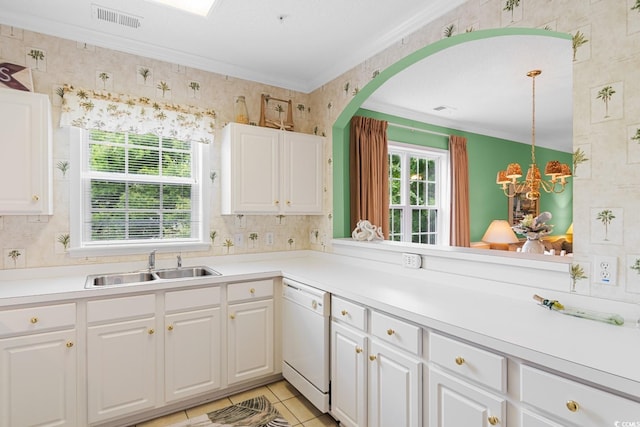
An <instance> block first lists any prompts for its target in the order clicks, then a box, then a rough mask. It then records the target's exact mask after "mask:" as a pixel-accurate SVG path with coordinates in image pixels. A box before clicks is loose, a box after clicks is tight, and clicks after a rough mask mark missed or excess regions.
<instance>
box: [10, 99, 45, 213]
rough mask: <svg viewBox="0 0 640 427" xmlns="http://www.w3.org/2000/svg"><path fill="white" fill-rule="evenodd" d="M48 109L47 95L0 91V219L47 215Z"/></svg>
mask: <svg viewBox="0 0 640 427" xmlns="http://www.w3.org/2000/svg"><path fill="white" fill-rule="evenodd" d="M51 163H52V160H51V105H50V103H49V97H48V96H47V95H43V94H39V93H32V92H25V91H20V90H0V182H3V183H4V184H3V185H2V186H0V215H51V214H53V203H52V191H51V189H52V185H51V184H52V179H51V178H52V177H51V174H52V165H51Z"/></svg>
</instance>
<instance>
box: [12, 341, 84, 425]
mask: <svg viewBox="0 0 640 427" xmlns="http://www.w3.org/2000/svg"><path fill="white" fill-rule="evenodd" d="M75 340H76V331H75V330H69V331H60V332H50V333H44V334H37V335H30V336H24V337H17V338H7V339H3V340H0V378H2V380H1V381H0V426H2V427H14V426H54V425H55V426H75V425H77V422H76V386H77V384H76V346H75Z"/></svg>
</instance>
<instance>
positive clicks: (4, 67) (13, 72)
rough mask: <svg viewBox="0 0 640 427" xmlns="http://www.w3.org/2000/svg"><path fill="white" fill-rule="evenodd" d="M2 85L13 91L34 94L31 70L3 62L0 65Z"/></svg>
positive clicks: (0, 81)
mask: <svg viewBox="0 0 640 427" xmlns="http://www.w3.org/2000/svg"><path fill="white" fill-rule="evenodd" d="M0 83H2V84H3V85H5V86H7V87H10V88H11V89H16V90H24V91H26V92H33V79H32V77H31V68H28V67H25V66H22V65H18V64H11V63H9V62H3V63H1V64H0Z"/></svg>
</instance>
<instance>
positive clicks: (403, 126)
mask: <svg viewBox="0 0 640 427" xmlns="http://www.w3.org/2000/svg"><path fill="white" fill-rule="evenodd" d="M389 126H392V127H396V128H403V129H409V130H411V131H413V132H424V133H430V134H433V135H439V136H446V137H447V138H448V137H450V136H451V135H449V134H446V133H441V132H434V131H432V130H426V129H419V128H414V127H411V126H405V125H398V124H395V123H389Z"/></svg>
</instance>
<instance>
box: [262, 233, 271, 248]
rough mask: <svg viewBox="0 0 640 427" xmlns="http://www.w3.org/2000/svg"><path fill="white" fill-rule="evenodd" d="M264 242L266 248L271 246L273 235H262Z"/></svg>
mask: <svg viewBox="0 0 640 427" xmlns="http://www.w3.org/2000/svg"><path fill="white" fill-rule="evenodd" d="M264 241H265V244H266V245H267V246H272V245H273V233H266V234H265V235H264Z"/></svg>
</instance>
